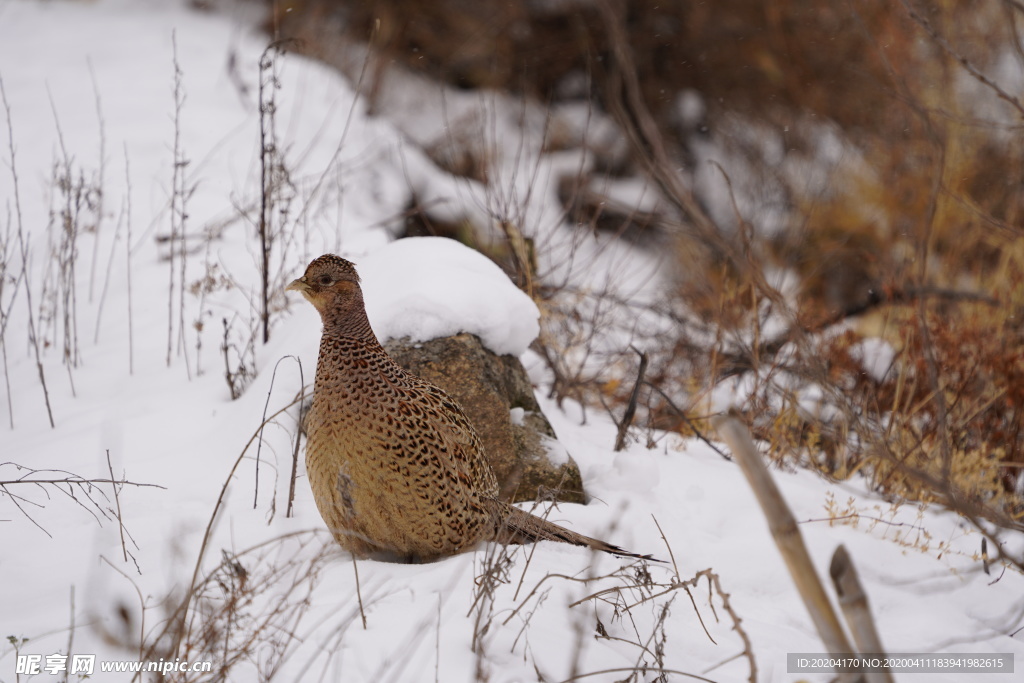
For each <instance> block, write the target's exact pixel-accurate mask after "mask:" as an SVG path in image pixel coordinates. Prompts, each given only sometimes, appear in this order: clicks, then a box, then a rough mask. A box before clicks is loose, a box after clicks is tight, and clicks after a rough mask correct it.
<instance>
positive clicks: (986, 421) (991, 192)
mask: <svg viewBox="0 0 1024 683" xmlns="http://www.w3.org/2000/svg"><path fill="white" fill-rule="evenodd" d="M270 5H271V10H272V12H271V17H270V18H269V19H268V21H267V24H266V27H267V30H268V32H270V33H271V34H273V35H275V36H277V37H279V38H297V39H299V40H300V43H299V45H300V46H301V47H300V48H299V49H300V50H301V51H303V52H305V53H307V54H310V55H313V56H322V55H323V54H324V53H325V52H328V51H329V49H330V46H331V43H332V42H334V41H338V40H342V39H344V40H348V41H355V42H357V43H363V44H369V45H370V46H371V51H373V52H374V53H375V54H376V55H377V57H378V59H377V60H376V62H375V63H376V65H377V66H376V67H375V68H376V69H378V70H381V69H387V68H392V67H391V65H398V66H399V67H402V68H405V69H408V70H411V71H413V72H416V73H420V74H422V75H424V76H427V77H429V78H431V79H433V80H435V81H438V82H440V83H443V84H447V85H448V86H451V87H454V88H457V89H464V90H485V89H487V90H498V91H502V92H505V93H512V94H515V95H516V96H519V97H523V98H528V99H529V100H531V101H535V102H538V103H541V104H542V105H545V106H555V105H558V104H559V103H566V102H585V103H586V104H587V105H588V106H589V107H591V108H592V109H593V110H594V111H595V112H600V113H601V114H602V115H605V116H607V117H609V118H610V119H611V120H613V121H614V122H615V124H616V125H617V126H618V128H619V130H620V132H621V134H622V136H623V137H624V138H625V139H626V140H628V142H629V145H628V148H629V153H628V154H626V155H624V156H614V155H611V154H608V155H605V156H602V155H601V153H600V151H596V152H595V155H596V156H597V159H598V161H597V164H596V166H595V169H594V170H591V171H589V173H592V174H595V173H599V174H603V175H604V176H606V177H612V178H627V177H640V178H645V179H646V180H648V181H649V182H651V183H652V185H653V186H656V187H657V188H658V190H659V192H660V193H661V195H662V196H661V199H663V200H664V201H663V202H662V206H663V207H664V208H663V210H662V211H660V212H659V213H658V215H654V216H650V215H645V216H643V217H642V218H643V220H641V219H640V218H641V217H640V215H639V213H637V212H634V213H630V214H628V215H626V216H620V217H612V218H613V219H614V220H613V222H614V226H613V227H614V229H615V230H616V231H617V233H618V234H619V235H620V236H621V237H622V238H623V239H631V238H634V239H635V240H636V242H637V243H641V242H642V240H641V239H640V237H639V235H640V233H647V234H648V236H647V237H645V238H644V239H649V233H650V232H651V231H654V232H655V233H656V234H657V235H658V244H660V245H665V244H668V245H671V250H672V252H673V253H674V254H675V255H676V259H675V260H676V263H675V266H674V272H673V273H672V278H671V282H672V283H674V284H672V286H671V287H670V289H669V291H667V292H666V301H665V302H664V304H663V305H662V306H660V307H659V311H660V312H661V313H663V314H665V315H669V316H674V319H675V320H676V321H677V323H678V325H677V328H676V329H677V330H678V334H677V335H675V337H674V338H671V339H667V338H665V339H661V340H660V342H661V345H660V346H657V347H653V348H652V347H650V346H648V355H649V358H647V359H645V360H648V361H649V364H647V369H646V375H645V376H644V377H643V378H642V379H643V381H642V382H640V384H641V385H642V388H643V391H641V392H639V396H640V404H641V405H640V408H641V411H640V414H641V415H643V416H645V417H643V418H638V421H637V423H636V426H639V427H640V428H641V429H642V424H643V422H642V421H643V420H645V421H646V424H647V425H648V426H649V427H660V428H667V429H675V430H679V431H681V432H683V433H693V432H698V433H700V432H702V430H703V429H704V426H705V424H706V423H705V422H704V421H703V417H704V416H705V415H706V413H707V410H708V406H709V405H710V404H709V397H710V396H711V395H712V394H713V393H714V388H715V387H718V386H722V385H723V383H726V382H735V381H736V380H737V378H743V379H745V381H746V384H745V385H744V386H745V387H746V390H747V391H748V394H747V395H748V397H749V401H748V404H747V405H746V406H745V409H746V412H747V415H748V418H749V421H750V422H751V424H752V425H753V426H754V428H755V431H756V432H757V433H758V435H759V436H760V437H761V438H762V439H764V440H765V441H766V442H767V443H768V444H769V445H770V451H771V453H772V455H773V457H775V458H777V459H778V460H779V461H780V462H787V463H794V464H798V465H801V466H810V467H814V468H817V469H819V470H820V471H821V472H822V473H823V474H825V475H826V476H829V477H835V478H845V477H849V476H851V475H852V474H854V473H857V472H860V473H862V474H864V475H866V476H868V477H869V478H870V480H871V483H872V485H873V486H874V487H875V488H876V489H877V490H879V491H881V492H883V493H884V494H886V495H890V496H892V497H893V498H894V499H899V500H904V499H908V498H909V499H913V500H924V501H933V500H936V501H941V502H943V503H945V504H947V505H950V506H952V507H954V508H955V509H957V510H958V511H960V512H961V513H962V514H964V515H966V516H968V517H969V518H971V519H972V520H974V521H976V522H977V521H980V520H981V519H987V520H991V521H995V522H997V523H998V524H999V525H1001V526H1003V527H1012V528H1020V524H1021V521H1022V517H1024V495H1022V494H1024V431H1022V420H1024V418H1022V415H1024V278H1022V274H1024V239H1022V237H1024V229H1022V223H1021V209H1022V200H1024V192H1022V189H1024V188H1022V174H1024V165H1022V155H1024V145H1022V144H1021V142H1022V124H1024V104H1022V101H1021V95H1020V93H1021V92H1022V89H1024V49H1022V43H1021V35H1020V33H1021V30H1022V28H1024V3H1021V2H1019V1H1018V0H932V1H927V2H925V1H921V0H898V1H894V2H871V1H862V0H849V1H839V2H836V1H834V0H778V1H777V2H770V3H765V2H755V1H753V0H717V1H715V2H703V1H700V2H698V1H697V0H667V1H666V0H631V1H628V2H627V1H624V0H546V1H545V0H293V1H287V0H277V1H276V2H272V3H270ZM370 87H371V93H372V87H373V86H372V85H371V86H370ZM371 106H372V101H371ZM709 147H710V148H711V149H713V152H712V153H710V156H711V157H712V159H711V160H712V161H715V160H721V166H719V170H720V171H721V175H723V176H725V178H726V179H727V180H728V184H727V187H728V191H729V193H730V195H731V197H730V198H731V200H732V207H731V209H732V210H727V211H724V212H723V211H722V210H721V207H720V206H719V207H716V206H715V198H714V196H713V195H712V193H710V192H708V191H706V190H705V191H702V190H701V188H700V187H699V186H698V183H697V182H696V180H695V178H697V177H698V176H699V173H700V172H701V171H700V169H699V168H698V167H699V166H700V165H701V164H704V165H707V163H708V156H709V153H708V152H707V149H708V148H709ZM716 155H717V156H716ZM727 162H728V163H727ZM439 163H440V162H439ZM481 165H484V166H485V165H486V160H476V163H466V164H462V165H458V166H453V165H449V168H448V170H449V171H450V172H452V173H456V174H463V175H466V176H467V177H472V178H475V179H477V180H481V179H482V180H484V181H486V173H485V172H482V171H481V170H480V168H479V167H480V166H481ZM570 185H571V183H570ZM578 186H579V185H577V187H578ZM566 197H567V199H566V212H567V215H569V216H571V217H572V218H573V219H575V220H576V221H577V222H588V221H589V223H590V225H591V227H593V228H594V229H595V230H596V229H601V228H602V221H604V222H607V221H608V220H609V216H608V215H607V214H602V210H601V209H600V208H599V207H600V206H604V204H602V203H601V201H595V200H594V198H592V197H591V198H589V199H588V201H587V202H582V203H581V199H580V196H579V194H578V193H575V192H572V191H569V192H567V193H566ZM599 199H600V198H599ZM606 199H607V198H606ZM727 206H728V202H727ZM520 227H521V228H522V230H523V232H524V234H529V231H528V227H529V226H520ZM529 266H530V264H529V263H525V264H524V263H519V264H518V267H519V273H520V275H521V274H522V273H521V271H522V270H523V269H524V268H526V269H528V268H529ZM780 282H784V283H786V284H785V285H780V284H779V283H780ZM534 295H535V297H536V298H538V299H546V301H545V302H544V303H546V304H547V307H546V308H545V309H544V310H547V311H557V310H558V307H559V304H558V297H557V293H555V292H550V291H547V292H546V291H545V290H544V289H543V288H541V289H539V290H538V291H537V292H534ZM563 308H564V305H563ZM563 313H565V311H564V310H563ZM769 320H774V321H779V320H781V321H783V322H784V324H783V325H781V328H780V326H779V325H777V324H776V325H774V326H773V327H772V330H773V331H772V332H771V333H769V332H768V331H767V328H765V327H764V325H765V324H766V323H767V322H768V321H769ZM547 339H548V342H545V341H543V338H542V341H541V342H540V343H541V344H544V343H552V342H551V341H550V340H551V339H552V337H550V336H549V337H548V338H547ZM562 343H563V344H568V343H570V342H569V341H567V340H562ZM879 343H881V344H882V345H883V347H884V348H889V349H891V350H892V358H891V362H889V363H888V364H887V365H886V366H885V367H882V368H881V369H879V368H877V367H875V368H874V369H871V368H869V367H868V366H869V365H870V364H871V363H870V362H869V361H870V358H869V354H866V352H865V349H867V348H868V347H869V346H870V345H871V344H879ZM561 350H564V349H561ZM540 351H541V352H542V355H543V351H544V349H540ZM617 360H618V362H614V363H609V364H608V365H607V366H605V368H604V369H603V370H602V371H600V372H595V373H590V374H587V373H579V374H578V375H576V376H573V377H569V376H567V373H566V372H565V371H564V368H561V369H560V368H559V366H558V365H557V364H556V363H552V369H553V371H554V372H555V375H556V387H555V389H554V390H553V391H554V392H555V393H556V394H558V395H560V396H561V395H569V396H573V397H575V398H579V399H581V400H583V401H584V402H587V403H590V404H591V405H596V406H602V407H604V408H607V409H609V410H610V411H612V413H613V414H615V415H621V414H622V412H623V408H624V407H625V406H626V404H627V403H628V402H629V400H630V396H631V393H632V392H631V389H632V387H633V384H634V383H635V380H636V373H637V371H638V365H639V364H638V362H637V358H636V357H635V354H634V353H633V352H632V351H630V350H629V349H623V350H622V353H621V355H620V357H619V358H618V359H617ZM875 360H876V361H877V358H876V359H875ZM876 365H877V362H876ZM809 390H813V392H814V393H815V395H817V396H819V398H820V400H819V402H818V404H817V407H816V408H809V407H808V405H807V401H806V396H807V392H808V391H809ZM648 438H649V439H650V436H648Z"/></svg>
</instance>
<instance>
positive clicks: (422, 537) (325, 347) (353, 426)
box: [287, 254, 649, 562]
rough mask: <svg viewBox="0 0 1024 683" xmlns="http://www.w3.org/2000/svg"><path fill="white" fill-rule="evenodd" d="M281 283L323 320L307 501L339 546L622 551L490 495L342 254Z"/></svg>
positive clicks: (392, 553) (467, 429)
mask: <svg viewBox="0 0 1024 683" xmlns="http://www.w3.org/2000/svg"><path fill="white" fill-rule="evenodd" d="M287 289H289V290H294V291H298V292H301V293H302V295H303V296H305V297H306V299H308V300H309V302H310V303H312V304H313V306H314V307H316V310H317V311H319V313H320V317H321V319H322V320H323V326H324V328H323V336H322V337H321V339H320V357H319V360H318V362H317V368H316V381H315V384H314V388H313V405H312V408H311V409H310V411H309V415H308V416H307V418H306V436H307V443H306V471H307V474H308V477H309V483H310V486H311V487H312V489H313V497H314V498H315V499H316V505H317V508H318V509H319V510H320V515H321V516H322V517H323V518H324V522H326V523H327V526H328V528H329V529H330V530H331V533H332V534H333V535H334V538H335V539H336V540H337V541H338V543H340V544H341V545H342V547H344V548H346V549H347V550H349V551H350V552H352V553H354V554H356V555H358V556H362V557H376V558H381V559H392V560H399V561H406V562H427V561H431V560H435V559H438V558H441V557H446V556H449V555H454V554H456V553H460V552H463V551H466V550H470V549H472V548H473V547H475V546H476V545H477V544H479V543H480V542H481V541H497V542H501V543H524V542H532V541H542V540H543V541H560V542H563V543H571V544H574V545H579V546H585V547H589V548H594V549H596V550H602V551H604V552H608V553H613V554H615V555H624V556H629V557H643V558H645V559H649V557H648V556H641V555H635V554H633V553H629V552H626V551H624V550H622V549H621V548H618V547H616V546H614V545H610V544H608V543H605V542H603V541H599V540H596V539H593V538H588V537H587V536H583V535H581V534H577V533H575V532H573V531H570V530H568V529H565V528H563V527H560V526H558V525H557V524H553V523H551V522H548V521H547V520H544V519H541V518H540V517H537V516H535V515H531V514H530V513H528V512H525V511H523V510H520V509H519V508H516V507H513V506H511V505H509V504H508V503H505V502H503V501H501V500H499V499H498V497H497V496H498V484H497V481H496V480H495V477H494V473H493V472H492V471H491V467H490V465H489V464H488V463H487V460H486V459H485V457H484V453H483V447H482V444H481V442H480V439H479V438H478V437H477V434H476V432H475V431H474V430H473V427H472V425H470V424H469V421H468V420H467V419H466V416H465V414H464V413H463V412H462V409H461V408H460V407H459V406H458V405H457V404H456V403H455V402H454V401H453V400H452V399H451V398H450V397H449V396H448V395H447V394H446V393H445V392H444V391H442V390H441V389H439V388H438V387H436V386H434V385H433V384H431V383H429V382H427V381H426V380H423V379H421V378H419V377H417V376H415V375H412V374H410V373H409V372H406V371H405V370H404V369H403V368H402V367H401V366H399V365H398V364H397V363H396V362H395V361H394V360H392V359H391V357H390V356H388V354H387V352H386V351H385V350H384V348H383V347H382V346H381V345H380V343H379V342H378V341H377V337H376V336H375V335H374V333H373V330H372V329H370V322H369V320H368V319H367V317H366V309H365V307H364V305H363V294H362V290H361V289H360V285H359V276H358V275H357V274H356V270H355V267H354V266H353V264H352V263H350V262H349V261H346V260H345V259H343V258H341V257H339V256H335V255H333V254H325V255H323V256H321V257H319V258H317V259H315V260H314V261H313V262H311V263H310V264H309V266H308V267H307V268H306V272H305V274H304V275H303V276H302V277H300V278H299V279H297V280H295V281H293V282H292V283H291V284H289V285H288V287H287Z"/></svg>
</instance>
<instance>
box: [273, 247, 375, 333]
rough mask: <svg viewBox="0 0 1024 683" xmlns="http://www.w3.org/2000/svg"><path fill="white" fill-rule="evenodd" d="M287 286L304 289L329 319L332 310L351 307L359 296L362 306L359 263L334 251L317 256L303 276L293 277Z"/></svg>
mask: <svg viewBox="0 0 1024 683" xmlns="http://www.w3.org/2000/svg"><path fill="white" fill-rule="evenodd" d="M285 289H288V290H293V291H296V292H301V293H302V296H304V297H306V299H308V300H309V302H310V303H311V304H313V306H314V307H315V308H316V310H318V311H319V312H320V315H321V316H324V317H325V320H326V315H327V314H328V312H331V311H338V310H339V309H347V308H349V306H350V304H351V303H353V302H354V301H355V300H358V302H359V305H360V307H361V306H362V292H361V291H360V290H359V275H358V274H357V273H356V268H355V266H354V265H352V263H351V262H350V261H346V260H345V259H343V258H341V257H340V256H335V255H334V254H324V255H323V256H321V257H319V258H316V259H314V260H313V261H312V262H311V263H310V264H309V265H308V266H307V267H306V272H305V273H303V274H302V277H300V278H299V279H298V280H292V283H291V284H290V285H288V286H287V287H285Z"/></svg>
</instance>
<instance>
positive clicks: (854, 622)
mask: <svg viewBox="0 0 1024 683" xmlns="http://www.w3.org/2000/svg"><path fill="white" fill-rule="evenodd" d="M828 573H829V575H830V576H831V577H832V585H833V586H835V589H836V594H837V595H839V607H840V608H841V609H842V610H843V617H844V618H845V619H846V625H847V626H849V627H850V631H851V633H853V640H854V642H855V643H857V648H858V650H859V651H860V652H861V654H867V653H870V654H872V655H875V654H882V653H884V652H885V649H884V648H883V647H882V639H881V638H879V637H878V630H877V629H876V628H875V620H874V619H873V618H872V617H871V608H870V607H869V605H868V596H867V593H865V592H864V587H863V586H862V585H861V583H860V577H859V576H858V575H857V568H856V567H854V565H853V559H852V558H851V557H850V554H849V553H848V552H846V546H843V545H840V546H839V547H838V548H836V551H835V553H833V554H832V564H831V565H830V566H829V570H828ZM864 676H865V681H866V683H894V682H893V677H892V673H890V671H889V670H888V669H883V670H880V671H867V672H865V674H864Z"/></svg>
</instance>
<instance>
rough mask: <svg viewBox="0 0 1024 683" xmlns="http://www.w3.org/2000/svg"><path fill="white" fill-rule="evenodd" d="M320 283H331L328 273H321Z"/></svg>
mask: <svg viewBox="0 0 1024 683" xmlns="http://www.w3.org/2000/svg"><path fill="white" fill-rule="evenodd" d="M320 284H322V285H329V284H331V276H330V275H321V276H320Z"/></svg>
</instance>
